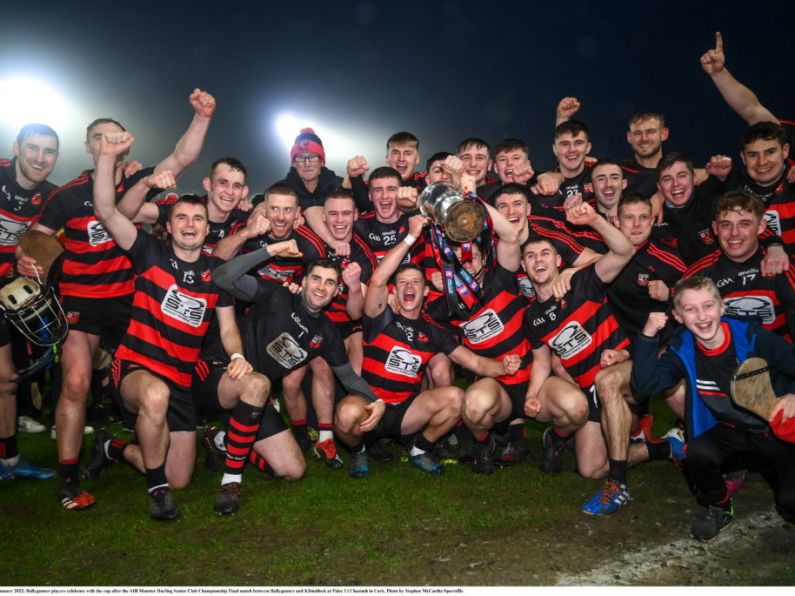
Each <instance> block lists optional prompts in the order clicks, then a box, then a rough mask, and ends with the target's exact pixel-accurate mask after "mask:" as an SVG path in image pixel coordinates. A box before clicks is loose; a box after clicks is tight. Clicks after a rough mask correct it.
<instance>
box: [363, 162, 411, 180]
mask: <svg viewBox="0 0 795 596" xmlns="http://www.w3.org/2000/svg"><path fill="white" fill-rule="evenodd" d="M381 178H396V179H397V181H398V184H402V182H403V176H401V175H400V172H398V171H397V170H396V169H395V168H390V167H389V166H381V167H380V168H376V169H374V170H373V171H372V172H371V173H370V177H369V178H368V179H367V182H368V183H369V182H372V181H373V180H380V179H381Z"/></svg>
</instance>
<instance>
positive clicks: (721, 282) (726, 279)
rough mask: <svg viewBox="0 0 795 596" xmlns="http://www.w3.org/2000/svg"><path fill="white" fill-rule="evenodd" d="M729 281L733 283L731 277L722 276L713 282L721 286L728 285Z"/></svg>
mask: <svg viewBox="0 0 795 596" xmlns="http://www.w3.org/2000/svg"><path fill="white" fill-rule="evenodd" d="M731 283H734V279H732V278H731V277H722V278H720V279H719V280H718V281H716V282H715V285H716V286H718V287H719V288H722V287H723V286H728V285H729V284H731Z"/></svg>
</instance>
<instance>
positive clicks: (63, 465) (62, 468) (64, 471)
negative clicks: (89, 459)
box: [58, 458, 80, 484]
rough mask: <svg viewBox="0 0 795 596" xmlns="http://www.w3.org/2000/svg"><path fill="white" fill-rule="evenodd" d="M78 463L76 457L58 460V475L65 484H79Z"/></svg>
mask: <svg viewBox="0 0 795 596" xmlns="http://www.w3.org/2000/svg"><path fill="white" fill-rule="evenodd" d="M79 465H80V460H79V459H78V458H74V459H66V460H61V461H59V462H58V475H59V476H60V477H61V481H62V482H64V483H66V484H79V483H80V479H79V473H80V470H79Z"/></svg>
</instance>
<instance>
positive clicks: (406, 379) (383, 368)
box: [362, 306, 458, 404]
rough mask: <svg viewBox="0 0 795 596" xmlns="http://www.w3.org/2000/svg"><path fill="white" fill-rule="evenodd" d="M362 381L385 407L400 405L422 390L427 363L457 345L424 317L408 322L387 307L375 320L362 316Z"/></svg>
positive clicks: (450, 336)
mask: <svg viewBox="0 0 795 596" xmlns="http://www.w3.org/2000/svg"><path fill="white" fill-rule="evenodd" d="M362 321H363V324H364V361H363V363H362V378H363V379H364V380H365V381H367V384H368V385H370V387H372V389H373V392H374V393H375V394H376V395H377V396H378V397H380V398H381V399H383V400H384V401H385V402H387V403H393V404H397V403H401V402H404V401H405V400H407V399H408V398H410V397H411V396H413V395H416V394H418V393H419V392H420V390H421V387H420V386H421V384H422V377H423V375H424V374H425V369H426V368H427V366H428V362H429V361H430V360H431V358H433V357H434V355H436V354H438V353H440V352H441V353H443V354H449V353H450V352H452V351H453V350H455V349H456V348H457V347H458V341H457V340H456V338H455V337H454V336H453V335H451V334H450V333H448V332H446V331H444V330H443V329H442V328H441V327H439V326H437V325H434V324H433V323H430V322H428V321H427V320H426V319H424V318H423V317H420V318H419V319H407V318H406V317H403V316H401V315H398V314H395V312H394V311H393V310H392V307H390V306H387V307H386V308H385V309H384V311H383V312H382V313H381V314H379V315H378V316H377V317H375V318H372V319H371V318H370V317H368V316H366V315H365V316H364V317H363V319H362Z"/></svg>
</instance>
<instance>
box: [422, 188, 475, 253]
mask: <svg viewBox="0 0 795 596" xmlns="http://www.w3.org/2000/svg"><path fill="white" fill-rule="evenodd" d="M419 205H420V213H422V214H423V215H425V216H427V217H428V218H430V220H431V221H432V222H433V223H435V224H436V225H438V226H439V227H440V228H441V229H442V231H443V232H444V235H445V236H447V237H448V238H449V239H450V240H452V241H453V242H471V241H472V240H474V239H475V238H477V237H478V236H479V235H480V233H481V232H482V231H483V223H484V222H485V221H486V213H485V209H484V208H483V206H482V205H481V204H480V203H478V202H477V201H475V200H473V199H470V198H467V197H465V196H463V195H462V194H461V192H460V191H459V190H457V189H456V188H454V187H453V186H451V185H450V184H447V183H446V182H437V183H435V184H431V185H430V186H428V187H427V188H425V190H423V191H422V194H420V198H419Z"/></svg>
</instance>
